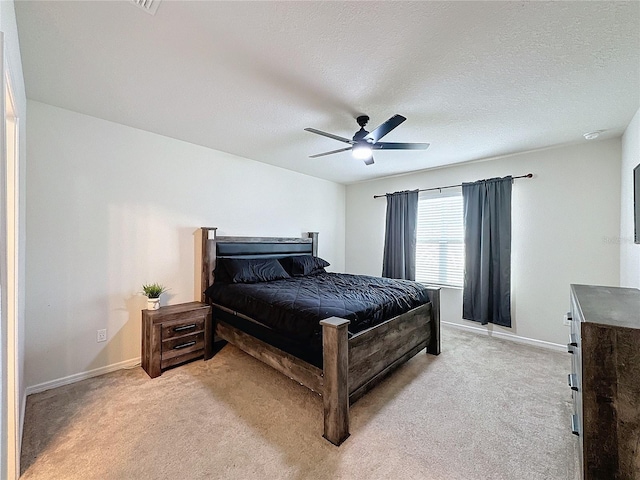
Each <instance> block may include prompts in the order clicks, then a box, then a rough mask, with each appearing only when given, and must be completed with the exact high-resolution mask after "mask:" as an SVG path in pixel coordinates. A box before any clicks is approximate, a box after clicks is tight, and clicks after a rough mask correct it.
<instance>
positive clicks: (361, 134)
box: [305, 114, 429, 165]
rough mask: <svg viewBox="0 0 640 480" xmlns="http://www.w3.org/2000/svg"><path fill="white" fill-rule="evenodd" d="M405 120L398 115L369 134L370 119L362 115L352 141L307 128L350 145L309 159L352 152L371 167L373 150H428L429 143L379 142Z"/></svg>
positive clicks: (308, 130) (357, 120) (358, 119)
mask: <svg viewBox="0 0 640 480" xmlns="http://www.w3.org/2000/svg"><path fill="white" fill-rule="evenodd" d="M405 120H406V118H405V117H403V116H402V115H397V114H396V115H394V116H393V117H391V118H390V119H389V120H387V121H386V122H384V123H383V124H382V125H380V126H379V127H378V128H376V129H375V130H374V131H373V132H367V131H366V130H365V129H364V127H365V125H366V124H367V123H368V122H369V117H368V116H366V115H361V116H359V117H358V118H356V122H358V125H360V130H358V131H357V132H356V134H355V135H354V136H353V139H351V140H349V139H348V138H344V137H340V136H338V135H333V134H332V133H327V132H323V131H322V130H316V129H315V128H305V130H306V131H307V132H311V133H316V134H318V135H322V136H324V137H329V138H333V139H334V140H338V141H339V142H344V143H348V144H350V145H349V146H348V147H345V148H340V149H338V150H332V151H330V152H324V153H318V154H316V155H311V156H309V158H317V157H323V156H325V155H331V154H333V153H340V152H346V151H348V150H351V153H352V155H353V156H354V157H355V158H358V159H360V160H364V163H365V164H366V165H371V164H373V150H426V149H427V148H428V147H429V144H428V143H395V142H380V141H379V140H380V139H381V138H382V137H384V136H385V135H386V134H387V133H389V132H390V131H391V130H393V129H394V128H396V127H397V126H398V125H400V124H401V123H402V122H404V121H405Z"/></svg>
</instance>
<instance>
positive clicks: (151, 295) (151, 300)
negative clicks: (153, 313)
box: [142, 283, 167, 310]
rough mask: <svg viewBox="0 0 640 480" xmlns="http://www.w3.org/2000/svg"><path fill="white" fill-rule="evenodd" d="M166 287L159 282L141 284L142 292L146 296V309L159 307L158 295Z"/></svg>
mask: <svg viewBox="0 0 640 480" xmlns="http://www.w3.org/2000/svg"><path fill="white" fill-rule="evenodd" d="M166 291H167V289H166V288H165V287H163V286H162V285H160V284H159V283H150V284H148V285H142V293H144V294H145V296H146V297H147V310H158V309H159V308H160V295H161V294H162V292H166Z"/></svg>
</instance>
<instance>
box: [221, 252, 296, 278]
mask: <svg viewBox="0 0 640 480" xmlns="http://www.w3.org/2000/svg"><path fill="white" fill-rule="evenodd" d="M224 268H225V269H226V270H227V273H228V274H229V277H230V280H231V282H233V283H258V282H268V281H271V280H280V279H283V278H289V274H287V272H286V271H285V270H284V268H282V265H280V263H278V260H276V259H275V258H264V259H263V258H225V260H224Z"/></svg>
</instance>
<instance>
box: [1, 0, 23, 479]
mask: <svg viewBox="0 0 640 480" xmlns="http://www.w3.org/2000/svg"><path fill="white" fill-rule="evenodd" d="M0 31H2V32H3V34H4V54H5V57H6V58H5V66H6V68H7V73H8V81H9V83H10V85H11V88H12V92H13V95H14V101H15V105H14V107H15V109H16V112H15V113H16V116H17V118H18V138H19V142H20V143H19V145H18V155H19V160H18V161H19V165H18V179H19V192H18V195H19V197H18V295H17V296H18V308H17V324H16V327H17V328H16V330H17V339H16V341H17V345H16V351H17V355H16V359H15V361H16V369H17V379H16V384H17V385H16V387H17V391H18V401H19V405H18V409H19V415H20V418H19V426H18V427H19V429H20V432H22V425H23V422H24V406H25V398H26V397H25V382H24V357H25V340H24V339H25V256H26V227H25V214H26V208H25V202H26V188H25V187H26V171H25V170H26V148H25V146H26V143H25V139H26V135H25V132H26V129H25V125H26V112H27V98H26V93H25V87H24V78H23V73H22V59H21V57H20V44H19V41H18V28H17V24H16V15H15V10H14V3H13V1H11V0H4V1H0ZM3 94H4V93H3ZM0 390H1V388H0ZM4 395H5V392H4V391H2V392H0V396H1V397H3V398H2V401H0V404H3V403H4V401H5V400H6V398H4ZM0 430H1V432H0V435H1V436H2V437H3V439H4V437H5V435H6V425H4V424H3V425H2V427H1V429H0ZM20 436H21V435H20ZM6 447H7V445H6V444H4V443H3V442H2V441H0V450H2V452H3V455H4V454H5V453H6ZM17 447H18V449H19V445H18V446H17ZM0 463H1V464H2V468H0V478H2V477H3V476H4V475H6V474H7V471H8V470H7V469H11V468H12V465H11V464H10V463H9V462H8V461H7V460H6V459H5V458H2V462H0ZM15 468H16V469H18V470H19V466H18V465H16V466H15Z"/></svg>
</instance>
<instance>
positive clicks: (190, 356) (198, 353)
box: [160, 348, 204, 370]
mask: <svg viewBox="0 0 640 480" xmlns="http://www.w3.org/2000/svg"><path fill="white" fill-rule="evenodd" d="M177 353H178V355H176V356H174V357H171V358H166V357H165V356H164V355H163V356H162V361H161V362H160V368H162V369H163V370H164V369H165V368H169V367H173V366H174V365H178V364H179V363H185V362H189V361H191V360H195V359H196V358H202V357H203V356H204V348H200V349H198V350H194V351H191V352H185V351H184V350H178V351H177Z"/></svg>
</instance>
